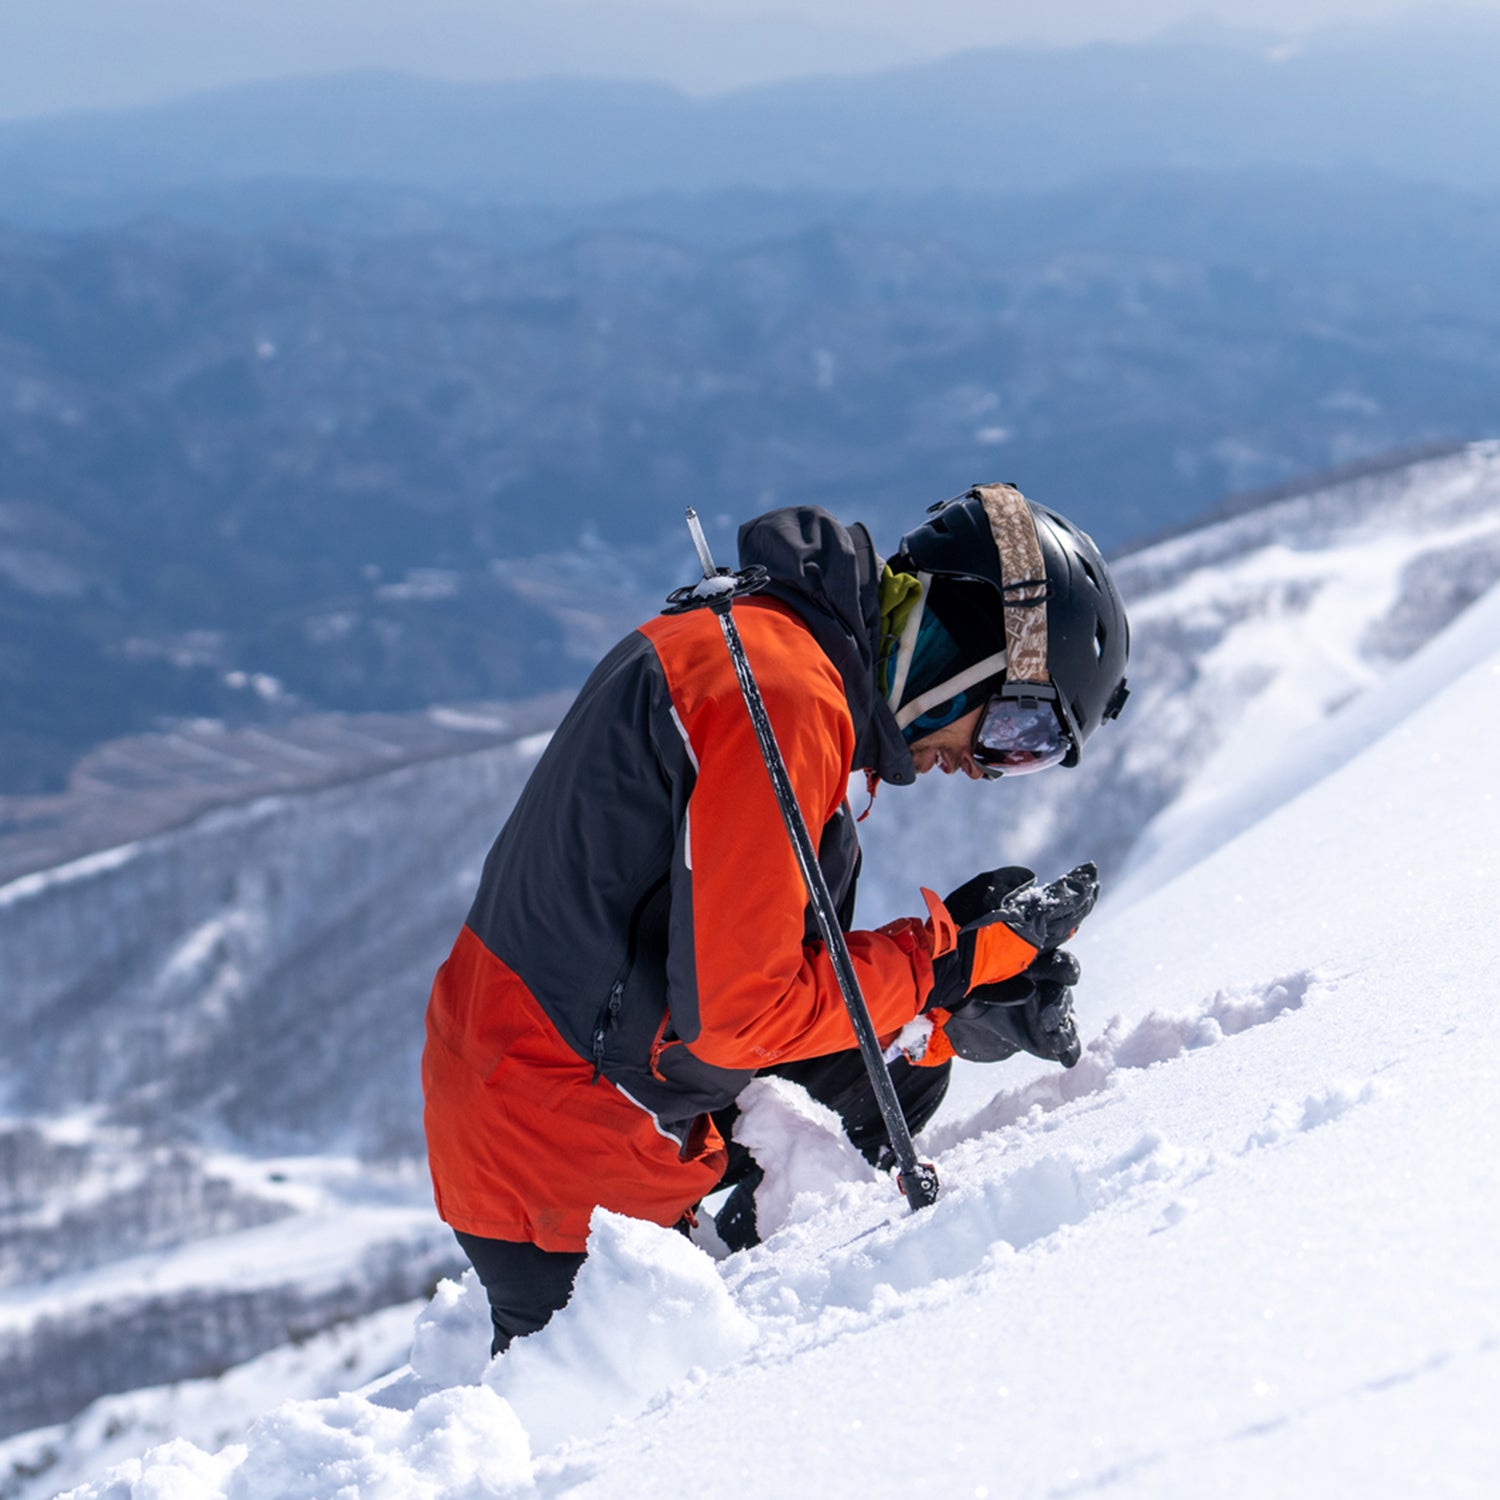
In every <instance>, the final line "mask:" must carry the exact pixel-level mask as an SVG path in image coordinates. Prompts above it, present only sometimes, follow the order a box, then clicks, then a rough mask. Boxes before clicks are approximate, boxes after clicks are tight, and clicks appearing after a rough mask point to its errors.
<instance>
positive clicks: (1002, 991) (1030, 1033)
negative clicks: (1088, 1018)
mask: <svg viewBox="0 0 1500 1500" xmlns="http://www.w3.org/2000/svg"><path fill="white" fill-rule="evenodd" d="M1078 975H1079V968H1078V960H1077V959H1076V958H1074V957H1073V955H1072V954H1071V953H1068V952H1067V951H1065V950H1064V949H1061V948H1052V949H1048V950H1047V951H1046V952H1045V953H1041V954H1038V956H1037V958H1036V960H1035V961H1034V962H1033V963H1032V965H1031V967H1030V968H1028V969H1027V970H1026V972H1025V973H1024V974H1017V975H1016V976H1015V977H1014V978H1012V979H1006V980H1002V981H1001V982H1000V983H999V984H987V985H981V986H980V987H979V988H977V989H975V990H973V991H971V992H970V994H969V996H968V998H967V1000H965V1001H964V1002H963V1003H962V1004H961V1005H960V1006H959V1007H958V1009H957V1010H955V1011H954V1012H953V1013H952V1014H951V1015H950V1016H949V1017H948V1019H947V1020H946V1021H944V1022H943V1024H942V1031H943V1034H944V1035H945V1036H946V1037H947V1039H948V1042H949V1044H950V1045H951V1046H952V1048H953V1050H954V1052H956V1053H957V1054H958V1055H959V1056H960V1057H963V1058H967V1059H968V1060H969V1061H970V1062H1002V1061H1004V1059H1006V1058H1007V1057H1013V1056H1014V1055H1015V1054H1016V1053H1017V1052H1022V1051H1025V1052H1030V1053H1031V1054H1032V1055H1033V1056H1034V1057H1042V1058H1046V1059H1048V1060H1049V1061H1053V1062H1060V1063H1061V1064H1062V1065H1063V1067H1065V1068H1071V1067H1072V1066H1073V1064H1074V1063H1076V1062H1077V1061H1078V1059H1079V1058H1080V1057H1082V1055H1083V1047H1082V1044H1081V1043H1080V1042H1079V1040H1078V1025H1077V1023H1076V1021H1075V1020H1074V1018H1073V988H1072V987H1073V986H1074V985H1075V984H1077V983H1078Z"/></svg>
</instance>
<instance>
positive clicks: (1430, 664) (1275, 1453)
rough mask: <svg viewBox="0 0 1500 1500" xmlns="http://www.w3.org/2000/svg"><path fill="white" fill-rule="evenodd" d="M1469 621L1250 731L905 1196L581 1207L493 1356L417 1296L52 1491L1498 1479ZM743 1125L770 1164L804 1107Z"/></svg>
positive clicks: (1496, 1155) (1480, 717) (1486, 620)
mask: <svg viewBox="0 0 1500 1500" xmlns="http://www.w3.org/2000/svg"><path fill="white" fill-rule="evenodd" d="M1497 621H1500V595H1491V596H1490V597H1488V598H1486V599H1485V600H1484V601H1482V603H1481V604H1480V605H1479V606H1478V610H1477V611H1476V613H1475V614H1474V615H1473V616H1472V618H1471V619H1470V620H1464V619H1461V620H1460V621H1459V622H1458V624H1457V626H1456V627H1455V628H1454V629H1453V630H1452V631H1451V632H1450V633H1449V634H1447V635H1446V636H1444V637H1443V638H1441V639H1439V640H1438V641H1436V642H1434V643H1433V644H1432V645H1431V646H1430V647H1429V648H1428V651H1427V654H1426V657H1427V669H1428V670H1430V671H1431V672H1432V673H1433V674H1434V676H1433V677H1432V678H1431V679H1430V681H1432V682H1435V683H1436V682H1441V683H1446V686H1442V687H1441V688H1438V689H1436V690H1434V691H1432V692H1430V693H1423V694H1418V695H1416V696H1415V697H1412V696H1401V695H1392V694H1386V693H1384V692H1382V693H1381V698H1382V702H1383V711H1382V712H1381V713H1380V714H1379V715H1378V716H1376V718H1375V719H1374V720H1373V721H1372V720H1371V718H1370V717H1369V716H1366V715H1362V714H1359V713H1356V712H1353V711H1352V709H1353V707H1354V705H1352V704H1351V705H1350V709H1349V710H1346V711H1345V712H1344V713H1343V714H1341V715H1338V716H1337V717H1336V718H1335V719H1333V720H1330V721H1329V722H1328V724H1326V725H1322V726H1321V727H1319V726H1318V725H1312V726H1309V727H1308V728H1307V729H1305V730H1303V731H1300V732H1299V731H1298V730H1296V729H1295V728H1286V727H1283V728H1282V729H1279V730H1278V732H1277V735H1276V737H1275V738H1274V740H1262V741H1261V753H1262V757H1264V756H1265V755H1266V754H1268V753H1269V752H1270V751H1271V750H1274V752H1275V754H1276V756H1278V757H1280V758H1281V759H1282V760H1283V761H1297V760H1298V759H1299V758H1300V757H1301V755H1302V748H1303V746H1304V744H1315V745H1316V746H1317V747H1318V751H1317V755H1318V760H1317V763H1318V765H1319V766H1320V767H1323V768H1326V774H1321V775H1320V776H1315V777H1313V778H1311V779H1310V780H1309V781H1308V784H1306V785H1304V786H1300V787H1297V788H1296V789H1294V790H1293V791H1291V792H1290V793H1289V794H1287V795H1280V791H1281V790H1283V789H1280V788H1278V789H1277V794H1276V795H1273V794H1272V792H1271V791H1267V792H1265V794H1264V795H1265V796H1266V797H1267V798H1268V800H1265V801H1263V802H1261V803H1260V804H1259V805H1257V806H1254V807H1251V806H1249V805H1248V803H1247V804H1244V805H1242V806H1241V808H1240V811H1239V813H1238V814H1237V821H1238V822H1240V823H1241V824H1242V827H1241V828H1240V831H1238V832H1237V834H1236V835H1235V836H1234V837H1233V838H1231V839H1229V840H1228V841H1227V842H1224V843H1221V844H1220V845H1219V846H1218V847H1216V848H1214V849H1212V850H1209V851H1203V850H1200V849H1198V848H1197V847H1196V846H1195V845H1194V844H1193V842H1192V841H1191V840H1190V841H1188V842H1187V843H1183V844H1178V843H1175V842H1174V841H1173V840H1170V839H1163V840H1162V841H1161V842H1160V844H1159V845H1158V846H1157V847H1156V848H1155V849H1154V850H1153V853H1152V856H1151V858H1152V860H1153V861H1154V870H1155V875H1154V878H1153V881H1152V882H1151V885H1150V888H1149V889H1140V890H1138V892H1137V896H1136V899H1135V900H1133V901H1132V902H1131V903H1130V904H1129V905H1125V904H1123V903H1117V904H1115V905H1113V906H1110V907H1107V908H1105V909H1102V910H1101V911H1100V912H1099V913H1097V914H1096V915H1095V917H1094V918H1093V919H1092V920H1091V922H1090V924H1089V927H1088V929H1086V931H1085V934H1084V935H1082V936H1081V939H1080V942H1079V944H1078V949H1079V953H1080V957H1081V958H1082V960H1083V964H1084V971H1085V979H1084V984H1083V987H1082V988H1081V989H1080V994H1079V1002H1080V1010H1081V1016H1082V1022H1083V1031H1084V1034H1085V1036H1086V1037H1087V1038H1088V1044H1087V1049H1086V1052H1085V1056H1084V1059H1083V1061H1082V1062H1081V1063H1080V1064H1079V1065H1078V1067H1077V1068H1075V1069H1073V1070H1072V1071H1071V1072H1061V1071H1059V1070H1057V1069H1048V1068H1044V1067H1043V1066H1042V1065H1040V1064H1036V1063H1032V1062H1029V1061H1027V1062H1017V1063H1014V1064H1007V1065H1003V1066H1001V1067H998V1068H988V1069H986V1068H980V1067H962V1068H961V1069H960V1070H959V1072H958V1074H957V1078H956V1082H955V1087H954V1089H953V1091H952V1093H951V1095H950V1099H949V1102H948V1104H947V1105H946V1106H945V1109H944V1111H943V1113H942V1114H941V1115H940V1117H939V1119H938V1121H937V1122H936V1123H935V1124H934V1126H933V1128H932V1129H931V1130H930V1131H929V1132H928V1133H927V1136H926V1138H925V1139H924V1140H923V1141H921V1142H919V1145H920V1146H921V1147H922V1148H923V1149H924V1150H925V1151H926V1152H927V1153H929V1154H930V1155H932V1156H933V1158H934V1159H935V1161H936V1163H937V1166H938V1169H939V1171H940V1173H941V1175H942V1179H943V1192H942V1195H941V1197H940V1198H939V1200H938V1202H937V1203H936V1204H935V1205H934V1206H933V1207H932V1208H931V1209H929V1210H927V1211H925V1212H923V1213H921V1214H917V1215H909V1214H907V1213H906V1212H905V1211H904V1210H903V1208H902V1206H901V1204H900V1202H899V1200H898V1199H897V1198H896V1195H895V1193H894V1189H893V1187H892V1185H891V1184H890V1183H889V1181H887V1180H884V1179H876V1178H873V1177H871V1176H870V1175H869V1174H866V1175H865V1176H864V1177H863V1178H862V1179H861V1178H860V1177H858V1176H857V1175H853V1176H851V1178H850V1179H849V1180H840V1181H836V1182H833V1183H831V1184H830V1185H828V1186H826V1187H825V1188H824V1190H823V1191H822V1193H821V1194H812V1195H810V1194H808V1193H806V1192H803V1191H800V1185H799V1183H798V1181H797V1169H796V1168H795V1167H791V1166H788V1167H787V1168H786V1169H784V1170H787V1171H788V1172H789V1173H790V1174H791V1176H792V1178H793V1179H794V1182H793V1183H792V1184H789V1185H783V1189H782V1194H781V1196H782V1199H784V1200H785V1202H786V1204H787V1208H788V1217H787V1220H786V1222H785V1223H784V1224H783V1225H782V1227H781V1228H780V1229H779V1230H778V1231H777V1232H776V1233H774V1234H773V1235H771V1237H770V1238H769V1239H768V1241H767V1242H766V1243H765V1244H763V1245H761V1246H759V1247H757V1248H756V1249H754V1250H751V1251H748V1252H744V1253H742V1254H739V1255H734V1256H730V1257H728V1258H726V1259H724V1260H722V1261H718V1262H715V1261H713V1260H712V1259H710V1257H709V1256H708V1255H707V1254H706V1253H704V1252H701V1251H699V1250H697V1249H695V1248H694V1247H693V1246H691V1245H690V1244H688V1243H687V1242H686V1241H684V1240H683V1239H681V1238H680V1237H679V1236H677V1235H675V1234H672V1233H671V1232H669V1231H664V1230H659V1229H656V1228H654V1227H652V1226H646V1225H638V1224H632V1223H630V1222H628V1221H624V1220H620V1219H615V1218H611V1217H610V1216H607V1215H600V1216H599V1219H598V1220H597V1222H596V1226H595V1253H594V1256H593V1257H592V1258H591V1260H590V1261H589V1262H588V1264H587V1266H586V1268H585V1272H584V1274H583V1276H582V1277H581V1278H580V1283H579V1290H578V1297H577V1301H576V1303H575V1305H574V1306H573V1307H571V1308H570V1309H569V1310H568V1312H567V1313H565V1314H563V1315H562V1316H560V1317H559V1318H557V1319H556V1320H555V1321H554V1322H553V1324H551V1325H550V1326H549V1327H548V1328H546V1329H544V1330H543V1331H542V1332H541V1333H539V1334H537V1335H535V1336H533V1337H532V1338H531V1339H528V1340H525V1341H522V1342H521V1343H518V1344H517V1345H516V1346H515V1348H514V1350H513V1351H512V1352H511V1353H509V1354H507V1355H505V1356H503V1357H502V1358H501V1359H500V1360H499V1361H497V1362H495V1363H494V1364H493V1365H490V1366H486V1365H485V1364H484V1361H483V1348H484V1343H485V1341H486V1339H487V1337H488V1328H487V1320H486V1318H485V1313H484V1306H483V1302H482V1300H481V1299H480V1297H479V1296H478V1295H477V1293H476V1291H475V1290H474V1289H473V1288H472V1287H468V1286H465V1285H463V1284H458V1285H454V1286H451V1287H444V1288H441V1289H440V1291H439V1293H438V1296H437V1298H436V1299H435V1300H434V1302H433V1303H432V1305H431V1306H430V1307H429V1308H428V1310H427V1311H426V1312H425V1313H424V1314H423V1315H422V1328H421V1330H420V1331H419V1334H418V1337H417V1341H416V1356H415V1357H416V1361H417V1367H416V1368H413V1369H410V1370H408V1371H405V1372H403V1373H402V1374H399V1375H397V1376H395V1377H392V1378H391V1379H388V1380H386V1381H383V1382H377V1383H376V1384H375V1385H374V1386H373V1387H369V1388H367V1389H366V1391H365V1392H364V1393H363V1394H346V1395H343V1396H339V1397H335V1398H332V1399H325V1400H321V1401H302V1402H296V1403H292V1404H289V1405H286V1406H282V1407H279V1408H276V1409H274V1410H272V1411H271V1412H270V1413H269V1414H268V1415H266V1416H264V1417H262V1418H260V1419H259V1420H258V1421H257V1422H256V1423H255V1424H254V1425H252V1426H251V1427H250V1429H249V1431H248V1433H247V1434H246V1435H245V1437H244V1439H243V1440H242V1441H240V1442H238V1443H236V1444H234V1445H232V1446H230V1447H226V1448H224V1449H222V1450H221V1451H220V1452H218V1453H217V1454H212V1453H210V1452H209V1451H207V1450H206V1449H204V1448H202V1447H200V1446H198V1445H197V1444H195V1443H191V1442H188V1441H183V1440H179V1441H177V1442H174V1443H170V1444H167V1445H165V1446H163V1447H160V1448H157V1449H154V1450H152V1451H150V1452H149V1453H148V1454H147V1455H146V1456H145V1457H144V1458H142V1459H137V1460H132V1461H131V1462H129V1463H127V1464H125V1465H123V1466H122V1467H120V1468H118V1469H117V1470H115V1471H114V1473H113V1474H112V1475H111V1476H108V1477H105V1478H102V1479H100V1480H97V1481H96V1482H94V1483H93V1484H91V1485H89V1486H86V1487H85V1488H84V1489H82V1490H80V1491H78V1492H77V1494H78V1495H80V1496H85V1495H86V1496H89V1497H97V1500H103V1497H109V1500H125V1497H127V1496H129V1497H132V1500H144V1497H147V1496H152V1497H157V1496H169V1495H170V1496H172V1497H174V1500H200V1497H202V1500H207V1497H218V1496H224V1497H229V1496H234V1497H236V1500H262V1497H263V1500H270V1497H272V1496H277V1497H281V1496H288V1497H290V1496H303V1495H306V1496H312V1495H320V1496H331V1495H335V1494H337V1495H340V1496H348V1497H353V1496H371V1497H373V1496H397V1495H400V1496H406V1495H414V1496H417V1495H422V1496H425V1495H429V1494H431V1495H437V1494H442V1495H447V1496H469V1495H474V1496H478V1495H520V1496H524V1495H543V1496H560V1495H564V1494H566V1495H569V1496H578V1497H587V1496H622V1495H635V1494H642V1493H650V1494H661V1495H669V1494H685V1493H691V1494H693V1495H695V1496H700V1497H714V1496H725V1497H730V1496H734V1497H739V1496H745V1495H751V1496H773V1495H776V1496H779V1495H786V1494H823V1495H837V1496H842V1495H849V1496H856V1495H857V1496H861V1497H870V1496H886V1495H889V1496H902V1497H905V1496H909V1495H928V1494H933V1495H965V1496H968V1495H974V1496H996V1497H998V1496H1002V1495H1003V1496H1071V1495H1092V1494H1103V1495H1109V1496H1140V1497H1148V1496H1150V1497H1155V1496H1162V1495H1200V1494H1231V1495H1240V1496H1245V1497H1252V1496H1253V1497H1257V1500H1259V1497H1262V1496H1265V1495H1277V1496H1319V1497H1326V1496H1329V1495H1359V1496H1361V1497H1380V1496H1390V1497H1393V1500H1394V1497H1400V1500H1408V1497H1409V1496H1411V1495H1412V1494H1423V1495H1429V1494H1432V1495H1445V1496H1446V1495H1458V1496H1462V1495H1475V1496H1488V1495H1492V1494H1494V1493H1495V1492H1496V1483H1497V1476H1500V1429H1497V1427H1496V1424H1495V1422H1494V1412H1495V1411H1496V1410H1500V1256H1497V1255H1496V1254H1495V1248H1494V1247H1495V1245H1496V1243H1497V1241H1500V1090H1497V1089H1496V1087H1495V1083H1496V1066H1497V1065H1496V1061H1495V1059H1496V1052H1497V1046H1500V1010H1497V1007H1496V1006H1495V1004H1494V975H1495V973H1496V972H1497V970H1500V921H1497V912H1500V900H1497V896H1500V866H1497V862H1496V850H1497V848H1500V793H1497V791H1496V789H1495V786H1494V771H1493V755H1492V753H1491V752H1490V751H1489V749H1488V747H1489V746H1491V745H1493V744H1495V743H1497V741H1500V632H1496V631H1495V629H1494V627H1495V623H1496V622H1497ZM1469 625H1472V626H1473V627H1474V628H1475V629H1478V630H1480V631H1481V634H1482V633H1484V632H1488V633H1489V635H1488V639H1489V649H1488V651H1482V650H1479V649H1477V648H1476V644H1475V638H1474V637H1473V635H1472V634H1471V632H1470V631H1469V630H1468V629H1466V627H1467V626H1469ZM1272 665H1273V666H1274V665H1275V664H1274V662H1273V663H1272ZM1309 735H1310V736H1311V737H1310V738H1309ZM1214 774H1215V776H1216V777H1217V778H1221V780H1220V786H1219V788H1218V790H1220V791H1222V792H1225V793H1229V792H1232V791H1233V790H1234V788H1233V787H1231V786H1229V785H1228V784H1227V778H1229V777H1230V776H1231V774H1238V775H1239V776H1240V777H1242V778H1245V779H1246V780H1247V781H1248V780H1251V779H1253V778H1255V777H1256V776H1258V774H1259V765H1257V764H1249V763H1242V764H1241V765H1240V766H1239V768H1238V770H1237V771H1236V770H1235V767H1234V766H1233V765H1231V764H1228V763H1226V762H1224V761H1221V762H1220V763H1219V764H1218V766H1217V767H1216V769H1215V772H1214ZM1262 785H1266V784H1265V783H1262ZM1174 848H1175V849H1176V850H1177V853H1176V854H1174V853H1173V850H1174ZM1174 860H1175V861H1176V865H1175V867H1174ZM762 1106H763V1107H762ZM757 1109H759V1110H760V1111H761V1113H762V1119H761V1121H760V1125H761V1127H762V1128H763V1130H764V1132H765V1134H766V1136H767V1137H768V1145H767V1150H768V1154H769V1155H771V1156H773V1157H774V1156H776V1154H777V1149H778V1146H779V1148H780V1150H781V1155H782V1158H783V1159H784V1160H785V1161H786V1162H788V1163H791V1162H793V1161H794V1159H797V1158H801V1159H804V1160H805V1159H806V1156H807V1153H808V1150H809V1147H808V1146H807V1143H806V1141H805V1140H803V1141H802V1142H801V1143H800V1144H799V1140H798V1138H799V1137H806V1136H808V1135H810V1134H812V1133H813V1132H816V1131H818V1130H826V1129H828V1126H827V1122H826V1121H822V1122H820V1121H819V1119H818V1117H817V1114H816V1112H815V1111H813V1110H811V1109H803V1108H799V1107H798V1104H797V1101H796V1099H795V1096H794V1095H791V1094H789V1093H788V1092H787V1091H784V1090H778V1091H776V1092H775V1093H773V1094H770V1095H769V1096H762V1099H761V1101H759V1103H758V1104H757ZM829 1149H830V1154H831V1156H832V1157H833V1159H834V1160H835V1161H836V1160H837V1155H836V1153H833V1152H832V1144H831V1143H830V1146H829ZM778 1170H783V1169H778ZM836 1170H837V1169H836ZM767 1201H768V1203H769V1202H770V1201H771V1199H769V1198H768V1199H767ZM465 1328H467V1330H468V1332H467V1335H465V1333H464V1332H463V1330H464V1329H465ZM688 1328H691V1330H692V1332H691V1334H690V1335H689V1334H688V1333H687V1329H688ZM466 1339H467V1341H469V1342H468V1344H467V1347H468V1348H470V1349H473V1348H477V1349H478V1350H479V1354H478V1356H477V1357H475V1356H474V1355H473V1354H472V1353H470V1354H465V1353H464V1350H465V1348H466Z"/></svg>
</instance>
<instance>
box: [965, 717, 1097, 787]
mask: <svg viewBox="0 0 1500 1500" xmlns="http://www.w3.org/2000/svg"><path fill="white" fill-rule="evenodd" d="M1072 747H1073V742H1072V740H1071V739H1070V738H1069V737H1068V733H1067V731H1066V730H1065V729H1064V728H1063V726H1062V721H1061V720H1060V719H1059V718H1058V716H1057V710H1056V709H1055V708H1053V706H1052V705H1051V704H1050V703H1048V702H1045V701H1037V700H1036V699H1032V700H1031V701H1030V702H1029V703H1026V704H1023V703H1022V702H1020V701H1018V700H1017V699H1015V698H991V699H990V701H989V702H988V704H986V705H985V710H984V712H983V713H982V714H981V715H980V716H979V724H978V726H977V727H976V728H975V730H974V745H973V749H972V752H971V753H972V754H973V757H974V763H975V764H976V765H977V766H979V767H980V769H981V770H983V772H984V774H985V775H986V776H987V777H990V778H994V777H996V776H1026V775H1029V774H1030V773H1031V772H1032V771H1045V770H1046V769H1047V767H1048V766H1055V765H1056V764H1057V763H1058V762H1059V761H1060V760H1062V759H1063V758H1064V757H1065V756H1066V755H1067V753H1068V751H1069V750H1070V749H1072Z"/></svg>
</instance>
